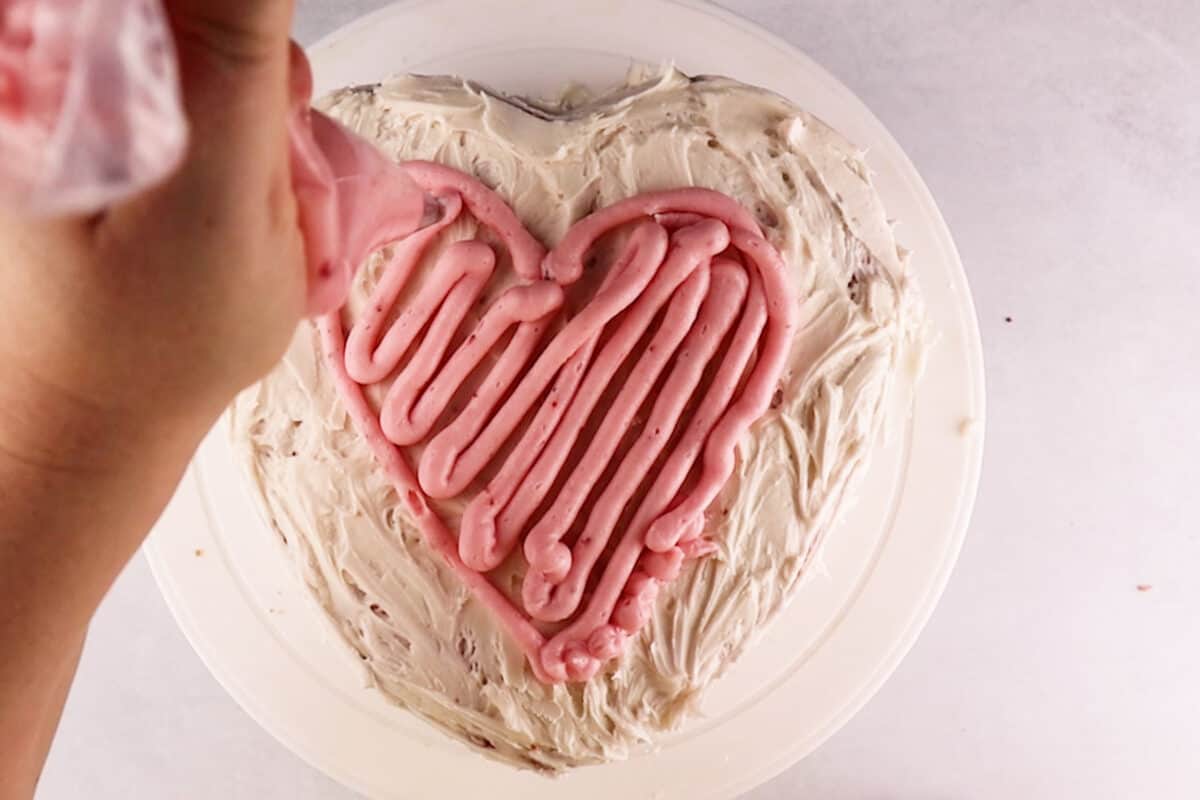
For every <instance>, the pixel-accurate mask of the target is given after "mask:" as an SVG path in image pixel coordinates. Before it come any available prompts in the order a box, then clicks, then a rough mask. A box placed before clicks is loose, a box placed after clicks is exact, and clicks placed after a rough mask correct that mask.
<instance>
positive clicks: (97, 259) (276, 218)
mask: <svg viewBox="0 0 1200 800" xmlns="http://www.w3.org/2000/svg"><path fill="white" fill-rule="evenodd" d="M165 5H166V7H167V11H168V15H169V17H170V20H171V25H172V28H173V31H174V34H175V39H176V45H177V49H178V55H179V62H180V72H181V81H182V88H183V95H184V105H185V108H186V112H187V116H188V119H189V124H190V128H191V140H190V145H189V149H188V152H187V155H186V157H185V159H184V162H183V164H182V166H181V167H180V169H179V170H178V171H177V172H176V173H175V174H174V175H173V176H172V177H171V178H170V179H169V180H167V181H166V182H165V183H164V184H162V185H160V186H158V187H156V188H154V189H152V190H151V191H148V192H146V193H144V194H142V195H140V196H138V197H135V198H133V199H132V200H129V201H127V202H124V203H121V204H120V205H118V206H116V207H113V208H110V209H108V210H107V211H105V212H104V213H102V214H100V215H98V216H95V217H90V218H70V219H56V220H39V221H31V220H28V219H24V218H18V217H15V216H10V215H3V216H0V318H2V319H4V320H5V332H4V334H3V335H2V336H0V366H3V368H4V372H5V375H6V378H5V381H3V382H2V384H0V448H3V450H5V451H8V452H9V453H10V454H15V455H16V456H17V457H18V458H20V459H23V460H27V461H31V462H38V463H42V462H44V463H46V464H48V465H52V466H67V465H75V464H78V463H79V460H80V459H84V460H87V459H97V460H99V459H103V458H105V457H106V456H114V457H122V456H123V455H125V454H123V453H120V452H118V451H119V450H120V449H121V448H120V447H116V446H115V445H118V444H119V443H120V442H129V443H130V444H131V445H136V446H138V447H140V446H142V445H144V444H145V443H146V442H147V441H155V440H158V439H160V438H162V437H163V436H165V435H167V434H168V433H169V436H167V438H169V439H171V440H178V439H179V438H181V437H185V434H184V432H185V431H186V437H190V438H191V439H198V437H199V435H201V434H202V433H203V431H204V430H206V429H207V427H208V426H209V425H210V424H211V422H212V420H213V419H214V418H215V417H216V415H217V414H218V413H219V412H220V410H221V409H222V408H223V407H224V406H225V405H226V404H227V403H228V401H229V399H230V398H231V397H232V395H233V394H234V393H235V392H236V391H237V390H238V389H240V388H242V387H244V386H246V385H247V384H249V383H250V382H252V381H254V380H255V379H257V378H258V377H260V376H261V374H262V373H264V372H265V371H266V370H267V369H268V368H269V367H270V366H271V365H272V364H274V363H275V362H276V361H277V360H278V358H279V356H280V355H281V354H282V352H283V350H284V348H285V347H286V344H287V342H288V340H289V339H290V336H291V334H292V332H293V330H294V328H295V325H296V323H297V321H298V320H299V319H300V317H301V315H302V314H303V312H304V310H305V288H306V287H305V281H306V278H305V256H304V240H303V237H302V234H301V230H300V227H299V224H298V210H297V204H296V200H295V196H294V194H293V191H292V182H291V173H290V167H289V151H288V127H287V126H288V119H289V112H290V108H291V105H292V103H293V92H292V90H291V89H290V85H291V84H292V79H291V77H290V74H291V73H292V72H293V71H294V66H293V60H294V59H295V58H296V56H295V54H294V53H293V54H291V55H290V54H289V33H288V31H289V28H290V21H291V14H292V3H291V2H290V0H254V1H253V2H246V0H168V2H166V4H165ZM84 442H87V443H91V444H92V445H94V446H90V447H81V446H80V445H81V443H84ZM97 466H102V465H101V464H98V465H97Z"/></svg>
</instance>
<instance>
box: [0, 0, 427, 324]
mask: <svg viewBox="0 0 1200 800" xmlns="http://www.w3.org/2000/svg"><path fill="white" fill-rule="evenodd" d="M291 73H292V87H291V91H292V101H293V104H292V112H291V118H290V120H289V124H288V134H289V145H290V148H291V168H292V185H293V189H294V191H295V195H296V200H297V204H298V207H299V216H300V227H301V230H302V232H303V234H304V240H305V254H306V259H305V260H306V263H307V270H308V299H307V304H308V313H309V314H321V313H325V312H328V311H332V310H333V309H336V308H338V307H340V306H341V305H342V303H343V302H344V301H345V299H346V294H347V292H348V291H349V288H350V281H351V280H352V279H353V277H354V272H355V270H356V269H357V268H358V265H359V264H361V263H362V262H363V261H364V260H365V259H366V257H367V256H368V255H370V254H371V252H372V251H374V250H376V249H378V248H380V247H382V246H384V245H386V244H388V243H389V242H393V241H395V240H397V239H400V238H402V237H404V236H406V235H408V234H409V233H412V232H413V231H415V230H418V229H419V228H421V227H424V226H425V225H428V224H431V223H432V222H434V221H435V220H436V219H437V218H438V217H439V216H440V205H439V204H438V203H437V201H436V200H434V199H433V198H432V197H430V196H428V195H427V194H426V193H425V192H424V191H423V190H422V189H421V188H420V187H418V186H417V184H416V183H415V182H414V181H413V180H412V179H411V178H410V177H409V176H408V175H407V173H406V172H405V171H404V169H403V167H401V166H399V165H397V164H395V163H393V162H392V161H390V160H389V159H388V158H386V157H385V156H384V155H383V154H381V153H380V152H379V151H378V150H376V149H375V147H374V146H373V145H371V144H370V143H369V142H367V141H366V140H364V139H362V138H360V137H358V136H357V135H355V134H354V133H352V132H350V131H349V130H348V129H346V128H344V127H343V126H342V125H340V124H339V123H337V122H336V121H334V120H333V119H330V118H329V117H327V116H326V115H324V114H322V113H320V112H318V111H315V110H313V109H311V108H310V107H309V100H310V98H311V94H312V76H311V73H310V71H309V68H308V63H307V60H306V59H305V58H304V55H303V53H302V52H301V51H300V50H299V48H297V47H293V51H292V70H291ZM187 146H188V126H187V117H186V116H185V114H184V110H183V103H182V98H181V94H180V88H179V68H178V63H177V60H176V56H175V48H174V42H173V39H172V36H171V30H170V27H169V25H168V23H167V18H166V14H165V12H164V11H163V9H162V6H161V5H160V3H159V0H0V205H3V206H6V207H8V208H10V209H12V210H15V211H18V212H20V213H24V214H28V215H31V216H39V217H46V216H58V215H66V214H94V213H98V212H100V211H103V210H104V209H105V208H107V207H109V206H111V205H114V204H116V203H119V202H120V201H121V200H123V199H126V198H128V197H131V196H133V195H135V194H137V193H139V192H141V191H143V190H145V189H147V188H149V187H151V186H153V185H155V184H157V183H159V182H161V181H163V180H165V179H166V178H167V177H168V176H169V175H170V174H171V173H172V172H173V171H174V170H175V169H176V167H178V166H179V164H180V162H181V161H182V159H183V158H184V156H185V155H186V152H187Z"/></svg>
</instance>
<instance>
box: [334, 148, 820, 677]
mask: <svg viewBox="0 0 1200 800" xmlns="http://www.w3.org/2000/svg"><path fill="white" fill-rule="evenodd" d="M404 171H405V173H406V174H407V176H408V178H411V179H412V180H414V181H415V182H416V183H417V184H418V185H419V186H420V187H421V188H423V189H424V190H425V191H426V192H427V193H430V194H432V195H433V196H435V197H437V198H438V201H439V204H440V206H441V209H442V217H441V219H440V220H438V221H437V222H436V223H434V224H433V225H431V226H429V227H427V228H424V229H423V230H420V231H418V232H416V233H413V234H411V235H408V236H407V237H405V238H403V239H400V240H399V241H397V242H395V244H394V248H393V251H392V253H391V256H390V259H389V261H388V262H387V264H386V266H385V268H384V270H383V272H382V275H381V277H380V279H379V281H378V283H377V285H376V286H375V287H374V288H373V290H372V294H371V297H370V299H369V300H368V302H367V303H366V305H365V307H364V308H365V310H364V311H363V312H362V313H361V314H359V315H358V317H357V318H356V319H354V320H351V321H350V329H349V333H348V335H347V331H346V327H345V323H344V322H343V312H334V313H331V314H328V315H326V316H324V317H322V318H321V320H320V323H319V324H320V328H321V335H322V341H323V345H324V349H325V353H326V356H327V359H328V364H329V367H330V369H331V370H332V371H333V373H334V375H335V378H336V381H337V385H338V389H339V392H340V393H341V396H342V398H343V401H344V402H345V404H346V406H347V408H348V410H349V413H350V415H351V418H352V419H353V421H354V424H355V426H356V427H357V429H358V430H359V431H360V432H361V434H362V435H363V436H364V437H365V439H366V440H367V442H368V443H369V445H370V447H371V449H372V451H373V453H374V454H375V457H376V459H377V460H378V462H379V464H380V465H381V467H382V468H383V469H384V470H386V472H387V474H388V476H389V478H390V479H391V481H392V482H393V484H394V485H395V487H396V490H397V492H398V493H399V495H400V497H401V498H402V499H403V501H404V502H405V504H406V505H407V507H408V509H409V511H410V512H411V513H412V515H413V517H414V519H415V520H416V522H417V524H418V525H419V527H420V530H421V531H422V533H423V535H424V536H425V538H426V539H427V541H428V543H429V544H430V546H432V547H433V548H434V549H435V550H436V551H438V552H439V553H440V554H441V555H442V556H443V557H444V558H445V559H446V561H447V563H448V564H449V565H450V566H451V568H452V569H453V570H454V571H455V573H456V574H457V575H458V576H459V578H460V579H461V580H462V581H463V583H464V584H465V585H466V586H467V587H468V588H469V589H470V590H471V591H472V592H473V593H474V595H475V596H476V598H477V599H478V600H479V601H480V602H482V603H484V604H485V605H486V606H487V607H488V608H490V609H491V611H492V612H493V613H494V614H495V615H496V617H497V618H498V619H499V621H500V622H501V624H502V625H503V626H504V627H505V628H506V630H507V631H508V632H509V633H510V634H511V635H512V636H513V638H514V639H515V640H516V641H517V642H518V643H519V644H520V646H521V647H522V649H523V650H524V652H525V653H526V655H527V657H528V659H529V663H530V665H531V667H532V669H533V670H534V672H535V674H536V675H537V676H538V678H539V679H541V680H543V681H546V682H558V681H564V680H570V681H583V680H587V679H588V678H590V677H591V676H592V675H594V674H595V673H596V671H597V670H598V669H599V668H600V667H601V665H602V664H603V663H604V662H606V661H608V660H610V659H613V658H615V657H617V656H618V655H619V654H620V653H621V652H622V651H623V650H624V648H625V645H626V644H627V642H628V641H629V638H630V637H631V636H633V635H634V634H636V633H637V632H638V631H639V630H640V629H641V628H642V626H643V625H644V624H645V623H646V620H647V619H648V617H649V614H650V610H651V608H652V606H653V604H654V602H655V600H656V597H657V595H658V593H659V591H660V589H661V587H662V586H663V585H664V584H666V583H668V582H670V581H672V580H674V579H675V577H676V576H677V575H678V574H679V571H680V569H681V566H682V564H683V562H684V561H685V560H687V559H689V558H697V557H700V556H703V555H706V554H707V553H710V552H711V551H712V550H713V549H714V544H713V543H712V542H711V541H709V540H708V539H706V538H705V537H704V528H705V518H704V515H705V512H706V510H707V509H708V507H709V506H710V505H711V504H712V502H713V500H714V499H715V498H716V497H717V495H718V493H719V492H720V490H721V488H722V487H723V486H724V485H725V483H726V481H727V480H728V479H729V476H730V474H731V472H732V470H733V466H734V461H735V458H736V446H737V443H738V440H739V439H740V438H741V437H742V435H743V434H745V432H746V431H747V430H748V429H749V428H750V426H751V425H752V424H753V423H754V422H755V421H756V420H757V419H758V418H759V417H760V416H761V415H762V414H763V413H764V412H765V411H766V410H767V408H768V406H769V404H770V400H771V397H772V395H773V394H774V393H775V391H776V387H777V384H778V381H779V377H780V373H781V371H782V369H783V366H784V362H785V359H786V357H787V354H788V351H789V348H790V345H791V340H792V336H793V332H794V327H795V313H796V299H795V296H794V293H793V290H792V288H791V286H790V283H789V281H788V278H787V270H786V268H785V265H784V263H783V262H782V260H781V257H780V255H779V253H778V251H777V250H776V249H775V248H774V247H772V246H771V245H770V244H769V243H768V242H767V241H766V240H765V239H764V238H763V236H762V233H761V231H760V229H759V227H758V225H757V224H756V223H755V222H754V219H753V218H752V217H751V216H750V214H749V213H748V212H747V211H746V210H745V209H744V208H742V207H741V206H740V205H739V204H738V203H737V202H735V201H734V200H732V199H731V198H729V197H727V196H726V195H723V194H721V193H718V192H714V191H710V190H706V189H695V188H689V189H680V190H676V191H665V192H652V193H647V194H642V195H638V196H636V197H633V198H629V199H627V200H624V201H622V202H618V203H616V204H615V205H612V206H610V207H608V208H606V209H603V210H601V211H598V212H596V213H594V214H592V215H590V216H588V217H586V218H585V219H583V220H580V221H579V222H578V223H576V224H575V226H574V227H572V228H571V230H570V231H569V232H568V233H567V234H566V236H565V237H564V238H563V239H562V241H561V242H560V243H559V244H558V245H557V246H556V247H555V248H554V249H553V250H552V251H550V252H549V253H546V251H545V249H544V248H543V246H542V245H541V243H539V242H538V241H537V240H536V239H535V238H534V237H533V236H531V235H530V234H529V233H528V231H526V229H525V227H524V225H523V224H522V223H521V221H520V220H519V219H518V217H517V216H516V214H515V213H514V212H513V211H512V209H511V208H509V207H508V205H507V204H506V203H505V202H504V201H503V200H502V199H501V198H500V197H499V196H498V195H496V194H495V193H494V192H493V191H491V190H490V189H488V188H487V187H485V186H484V185H482V184H481V183H479V182H478V181H477V180H475V179H474V178H471V177H470V176H467V175H465V174H464V173H461V172H459V171H457V170H453V169H451V168H448V167H444V166H440V165H437V164H431V163H426V162H411V163H409V164H406V165H404ZM406 213H409V214H411V212H406ZM464 216H468V217H472V218H474V220H475V221H476V222H477V223H478V225H479V227H480V231H481V235H479V236H477V237H476V238H475V239H473V240H466V241H457V242H454V243H451V244H448V245H446V246H444V247H443V248H442V249H441V250H440V252H439V253H438V255H437V257H436V262H435V263H434V264H433V265H432V267H430V268H429V269H427V270H424V271H422V270H420V267H421V265H422V262H423V260H425V259H426V257H427V254H428V252H429V250H430V248H431V247H432V246H433V244H434V242H435V240H437V239H438V238H439V237H443V236H445V235H447V234H446V229H447V228H448V227H449V226H450V225H451V224H452V223H454V222H455V221H457V220H459V219H460V218H462V217H464ZM374 219H377V220H381V221H382V220H384V219H385V215H382V214H376V215H375V217H374ZM483 231H486V232H487V234H486V235H482V233H483ZM376 233H377V235H375V236H367V237H366V238H367V239H373V240H374V241H376V242H378V243H379V244H383V242H382V241H381V240H382V239H385V238H387V237H386V235H384V234H381V233H378V232H376ZM606 243H615V247H616V251H615V252H616V254H615V256H613V257H612V259H611V263H610V266H609V267H608V269H607V271H606V272H604V274H603V276H596V275H594V274H592V272H593V271H594V270H595V269H597V268H593V267H589V263H590V259H592V258H593V256H594V255H595V254H596V253H597V252H598V251H600V250H601V249H604V246H605V245H606ZM509 264H511V271H512V273H513V274H512V275H507V276H501V275H498V274H497V273H498V272H500V271H504V270H506V269H508V268H509V267H508V265H509ZM419 272H421V273H422V274H421V277H420V278H419V279H418V273H419ZM500 278H503V279H502V280H500ZM494 285H507V288H505V289H503V291H501V292H500V293H499V294H498V295H497V296H496V297H495V298H494V299H491V300H490V302H485V303H484V306H485V307H484V309H483V311H482V312H479V313H476V311H475V310H474V309H476V308H477V307H479V306H480V301H481V298H485V297H486V296H487V294H486V293H487V291H488V289H489V287H491V286H494ZM375 386H377V387H378V391H379V392H380V393H381V395H382V399H381V400H380V401H379V402H378V403H377V404H373V403H372V401H371V400H369V399H368V393H367V391H366V388H367V387H375ZM410 459H411V460H410ZM454 499H458V500H459V501H460V502H461V503H465V510H463V512H462V515H461V520H460V522H459V525H458V529H457V531H455V530H453V529H452V527H451V525H450V524H448V523H447V512H446V511H445V508H446V506H445V503H446V502H448V501H451V500H454ZM513 559H524V562H525V564H524V566H525V569H524V578H523V583H522V586H521V591H520V596H519V597H512V596H510V595H509V594H508V593H506V592H505V591H503V590H502V589H501V587H500V586H498V585H497V583H496V582H494V580H493V576H494V575H496V574H497V573H498V572H501V571H503V567H504V565H506V564H509V565H511V564H512V560H513Z"/></svg>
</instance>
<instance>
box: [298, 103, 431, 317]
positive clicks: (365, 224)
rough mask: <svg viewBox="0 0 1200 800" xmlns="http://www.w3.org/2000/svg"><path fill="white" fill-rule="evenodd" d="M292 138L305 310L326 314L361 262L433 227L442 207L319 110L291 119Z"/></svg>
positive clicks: (346, 289)
mask: <svg viewBox="0 0 1200 800" xmlns="http://www.w3.org/2000/svg"><path fill="white" fill-rule="evenodd" d="M291 140H292V183H293V187H294V190H295V193H296V200H297V203H298V204H299V208H300V224H301V228H302V229H303V232H304V238H305V248H306V253H307V262H308V269H309V292H308V313H309V314H311V315H319V314H325V313H328V312H330V311H333V310H334V309H336V308H338V307H340V306H341V305H342V304H343V303H344V302H345V300H346V295H347V294H348V292H349V290H350V282H351V281H352V280H353V278H354V273H355V271H356V270H357V268H358V265H359V264H361V263H362V262H363V261H365V260H366V259H367V257H368V256H370V255H371V253H372V252H374V251H375V250H378V249H379V248H380V247H383V246H385V245H387V244H390V243H392V242H395V241H398V240H400V239H402V238H404V237H405V236H408V235H410V234H412V233H414V232H416V231H418V230H420V229H422V228H424V227H427V226H429V225H432V224H433V223H435V222H437V221H438V220H439V219H441V216H442V213H443V209H442V206H441V203H440V202H438V200H437V199H436V198H434V197H433V196H432V195H429V194H427V193H426V192H425V191H424V190H423V189H422V188H421V187H420V186H418V185H417V183H416V181H414V180H413V179H412V178H411V177H410V176H409V175H408V173H407V172H406V171H405V169H404V167H403V166H401V165H400V164H397V163H395V162H393V161H391V160H390V159H388V158H387V156H385V155H384V154H383V153H381V152H380V151H379V150H378V149H376V148H375V146H374V145H372V144H371V143H370V142H368V141H366V140H365V139H363V138H361V137H360V136H358V135H357V134H355V133H353V132H352V131H350V130H348V129H347V128H345V127H343V126H342V125H341V124H339V123H338V122H336V121H335V120H333V119H331V118H330V117H328V116H326V115H325V114H322V113H321V112H319V111H314V110H311V109H308V108H304V109H302V110H300V111H299V112H298V113H296V114H295V116H294V118H293V122H292V126H291ZM331 265H336V266H331Z"/></svg>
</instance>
